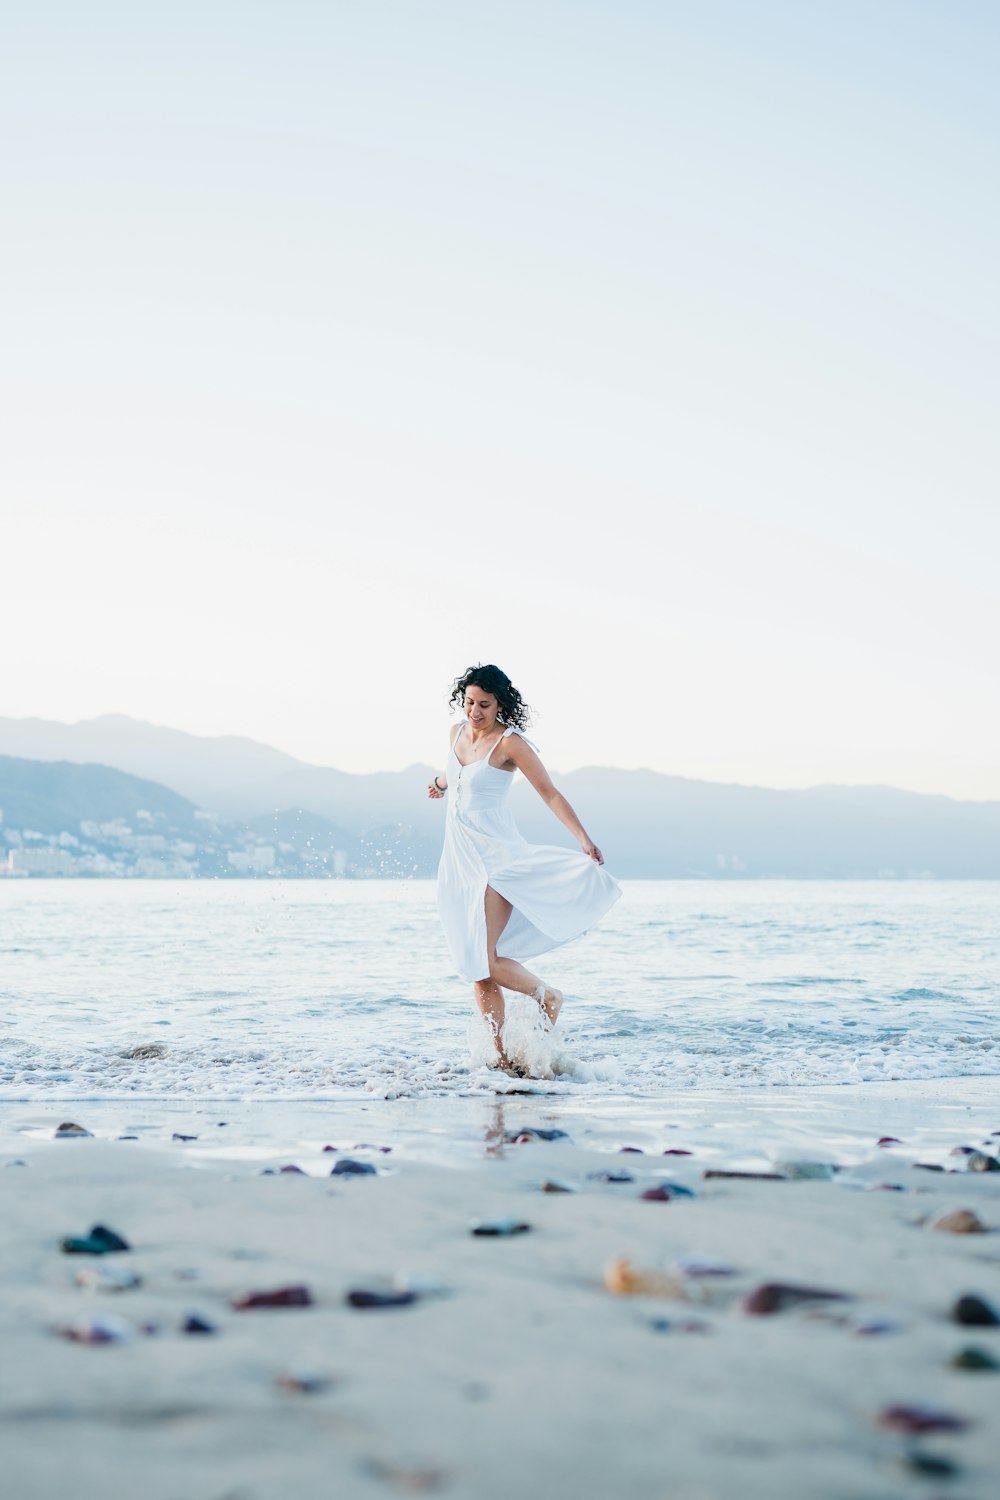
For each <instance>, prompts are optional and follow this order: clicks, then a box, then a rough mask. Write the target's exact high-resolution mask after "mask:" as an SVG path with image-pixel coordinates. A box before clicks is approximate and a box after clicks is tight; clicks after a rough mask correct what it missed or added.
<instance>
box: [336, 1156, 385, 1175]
mask: <svg viewBox="0 0 1000 1500" xmlns="http://www.w3.org/2000/svg"><path fill="white" fill-rule="evenodd" d="M330 1176H331V1177H377V1176H378V1172H377V1171H376V1169H375V1167H373V1166H372V1164H371V1162H370V1161H352V1160H351V1158H350V1157H349V1156H345V1157H343V1158H342V1159H341V1160H340V1161H338V1162H336V1163H335V1164H334V1167H333V1170H332V1171H331V1173H330Z"/></svg>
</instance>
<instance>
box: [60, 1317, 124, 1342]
mask: <svg viewBox="0 0 1000 1500" xmlns="http://www.w3.org/2000/svg"><path fill="white" fill-rule="evenodd" d="M55 1331H56V1333H58V1334H59V1336H60V1338H64V1339H69V1340H70V1341H71V1342H72V1343H74V1344H124V1343H127V1342H128V1340H129V1339H131V1338H134V1337H135V1329H134V1327H133V1326H132V1324H131V1323H126V1322H125V1320H124V1318H111V1317H101V1318H77V1319H76V1321H75V1322H73V1323H64V1324H62V1325H61V1326H60V1327H58V1328H57V1329H56V1330H55Z"/></svg>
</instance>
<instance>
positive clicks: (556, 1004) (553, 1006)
mask: <svg viewBox="0 0 1000 1500" xmlns="http://www.w3.org/2000/svg"><path fill="white" fill-rule="evenodd" d="M535 999H536V1000H537V1001H538V1003H539V1005H540V1006H541V1007H542V1010H543V1011H544V1012H545V1014H546V1016H547V1018H548V1022H549V1025H550V1026H554V1025H555V1024H556V1021H557V1020H558V1019H559V1012H560V1011H561V1010H562V1003H563V993H562V990H557V989H554V988H553V987H552V985H551V984H540V985H539V986H538V988H537V990H536V991H535Z"/></svg>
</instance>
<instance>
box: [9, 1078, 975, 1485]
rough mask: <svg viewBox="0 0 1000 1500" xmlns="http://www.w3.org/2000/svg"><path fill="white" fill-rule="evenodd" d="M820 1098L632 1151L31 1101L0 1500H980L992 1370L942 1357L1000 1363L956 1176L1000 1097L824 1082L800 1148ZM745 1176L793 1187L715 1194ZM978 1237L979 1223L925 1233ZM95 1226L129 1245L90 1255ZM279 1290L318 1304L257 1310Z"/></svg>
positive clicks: (712, 1118) (12, 1160) (581, 1138)
mask: <svg viewBox="0 0 1000 1500" xmlns="http://www.w3.org/2000/svg"><path fill="white" fill-rule="evenodd" d="M809 1092H810V1091H808V1090H790V1091H784V1097H781V1091H768V1093H767V1095H766V1097H765V1095H764V1094H763V1093H762V1095H761V1096H760V1097H758V1098H756V1099H749V1098H748V1097H747V1096H746V1095H743V1096H741V1097H738V1098H735V1097H731V1098H730V1100H729V1102H728V1106H725V1107H724V1102H720V1101H719V1100H712V1099H706V1098H701V1099H692V1098H689V1099H688V1100H686V1101H685V1102H684V1105H683V1110H682V1112H681V1113H675V1114H674V1115H673V1116H671V1117H670V1119H669V1121H668V1120H667V1119H665V1118H664V1111H663V1105H662V1102H660V1103H659V1104H658V1105H656V1106H655V1108H654V1107H652V1106H651V1108H650V1112H649V1118H648V1119H646V1120H643V1119H641V1118H639V1117H637V1116H635V1115H633V1116H632V1118H631V1120H630V1122H629V1125H628V1126H627V1127H626V1126H624V1125H623V1123H622V1121H621V1120H618V1119H615V1118H613V1117H605V1118H596V1117H594V1116H592V1115H589V1116H588V1115H587V1114H586V1113H585V1112H583V1110H582V1109H579V1110H577V1111H576V1112H574V1110H573V1108H572V1107H567V1106H566V1105H565V1104H564V1102H563V1101H552V1100H551V1099H546V1098H545V1096H544V1095H540V1096H537V1097H521V1096H513V1097H510V1098H508V1099H506V1100H504V1099H499V1100H498V1101H497V1103H496V1105H495V1106H494V1107H491V1108H489V1109H487V1108H485V1107H484V1106H483V1105H482V1104H479V1103H477V1104H476V1105H475V1107H472V1106H471V1105H470V1107H469V1108H468V1109H467V1110H465V1109H464V1106H463V1105H462V1104H461V1102H460V1101H459V1102H455V1101H452V1102H451V1103H448V1104H447V1110H448V1111H449V1113H448V1114H447V1116H446V1115H445V1114H444V1113H443V1111H444V1109H445V1104H443V1103H442V1101H433V1100H425V1101H421V1102H420V1103H419V1105H417V1104H416V1103H414V1104H411V1105H409V1106H407V1105H406V1103H405V1101H396V1102H385V1101H373V1102H371V1103H368V1104H366V1105H364V1106H361V1107H358V1106H354V1105H344V1106H335V1105H326V1106H324V1107H323V1109H322V1111H319V1110H316V1111H313V1112H309V1111H302V1110H299V1111H298V1112H297V1113H296V1111H295V1110H294V1109H289V1110H288V1111H286V1114H285V1115H284V1116H283V1117H281V1118H280V1120H279V1121H278V1122H277V1123H276V1122H275V1120H274V1119H273V1118H272V1119H271V1120H270V1121H268V1122H267V1124H266V1127H264V1126H262V1124H261V1120H260V1110H259V1108H258V1110H257V1111H255V1112H251V1111H248V1110H246V1109H243V1108H241V1107H237V1106H233V1107H232V1108H231V1109H230V1110H229V1112H228V1113H227V1111H226V1109H225V1108H223V1107H220V1106H219V1105H218V1104H217V1103H214V1104H211V1105H209V1106H206V1107H201V1108H199V1107H195V1106H191V1105H187V1106H184V1105H182V1104H180V1103H175V1104H174V1105H173V1106H172V1107H171V1108H169V1109H168V1108H162V1109H160V1110H159V1111H158V1110H157V1109H156V1107H155V1106H152V1105H149V1104H146V1103H144V1104H143V1105H142V1106H141V1110H138V1111H137V1110H136V1108H135V1107H134V1106H131V1105H128V1104H123V1105H113V1104H109V1103H104V1104H101V1105H99V1106H98V1105H90V1106H88V1105H87V1104H85V1103H81V1104H78V1105H76V1106H74V1107H73V1108H72V1109H69V1110H67V1108H66V1107H65V1106H63V1105H59V1106H56V1107H55V1109H54V1110H49V1109H48V1108H46V1109H42V1108H40V1107H39V1106H37V1105H34V1106H29V1105H24V1106H18V1105H15V1104H9V1105H6V1106H5V1107H4V1116H3V1122H2V1123H3V1135H2V1142H3V1150H2V1160H3V1163H4V1165H3V1168H2V1171H3V1175H2V1178H0V1182H2V1187H3V1194H4V1212H3V1215H2V1218H0V1236H2V1247H0V1255H2V1261H0V1265H2V1268H3V1271H2V1274H3V1285H4V1294H5V1295H4V1298H3V1306H4V1312H3V1330H2V1339H3V1349H4V1359H3V1363H2V1375H0V1381H2V1385H0V1413H2V1420H3V1452H4V1464H5V1470H6V1482H5V1486H4V1489H5V1493H6V1494H9V1495H10V1496H12V1497H14V1500H50V1497H55V1496H57V1495H60V1496H61V1495H66V1494H68V1493H71V1494H73V1495H74V1496H77V1497H82V1500H89V1497H95V1500H96V1497H97V1496H101V1497H104V1500H109V1497H110V1500H117V1497H123V1500H124V1497H126V1496H128V1497H134V1496H139V1495H141V1496H143V1497H144V1500H278V1497H284V1496H287V1495H296V1496H300V1497H310V1500H311V1497H317V1500H318V1497H321V1496H324V1497H325V1496H329V1495H338V1496H354V1495H357V1496H369V1495H370V1496H372V1497H375V1496H378V1495H392V1494H394V1493H397V1494H410V1493H438V1492H440V1493H442V1494H447V1495H453V1496H462V1497H464V1496H470V1497H471V1496H482V1497H493V1496H496V1497H500V1496H506V1495H509V1494H510V1493H512V1492H514V1493H518V1494H521V1495H527V1496H534V1495H538V1496H542V1495H545V1496H571V1495H594V1496H604V1495H612V1494H626V1495H630V1496H635V1497H641V1500H645V1497H649V1500H654V1497H655V1500H737V1497H760V1500H764V1497H773V1496H785V1495H788V1496H792V1495H794V1496H815V1497H830V1500H843V1497H846V1496H852V1497H853V1496H858V1497H872V1500H874V1497H880V1496H886V1497H897V1496H899V1497H902V1496H906V1495H910V1494H914V1495H932V1496H936V1495H941V1494H945V1493H947V1494H949V1495H955V1496H956V1497H961V1500H979V1497H981V1500H987V1497H989V1500H992V1497H993V1496H995V1495H996V1493H997V1486H998V1474H1000V1465H998V1460H1000V1445H998V1443H997V1437H996V1418H995V1408H996V1399H997V1392H998V1391H1000V1370H998V1369H997V1368H995V1367H994V1368H992V1369H991V1368H963V1367H960V1366H958V1367H957V1366H956V1365H955V1363H954V1361H955V1359H956V1357H957V1356H959V1355H960V1354H961V1353H962V1351H967V1350H975V1351H978V1353H977V1354H975V1355H967V1356H966V1357H965V1359H966V1363H968V1364H972V1365H975V1364H982V1365H985V1366H989V1365H990V1364H991V1363H993V1364H994V1366H1000V1326H967V1325H964V1324H962V1323H960V1322H958V1321H956V1320H955V1311H954V1310H955V1306H956V1303H957V1302H958V1299H959V1298H961V1297H969V1296H974V1297H978V1298H980V1299H982V1300H983V1301H984V1302H985V1303H986V1305H987V1308H988V1309H989V1308H992V1309H993V1311H994V1312H995V1313H997V1314H998V1315H1000V1172H991V1171H981V1170H978V1171H977V1170H969V1169H968V1162H969V1161H970V1160H972V1161H973V1163H974V1165H981V1163H980V1162H977V1161H976V1159H975V1158H970V1157H969V1156H968V1154H967V1153H966V1154H964V1155H963V1154H961V1153H960V1154H957V1155H953V1154H952V1152H953V1151H954V1149H955V1148H960V1147H963V1146H964V1147H973V1148H978V1149H980V1150H982V1151H983V1152H984V1153H985V1154H987V1155H995V1153H996V1150H997V1148H998V1147H1000V1135H998V1134H995V1132H997V1131H1000V1101H998V1100H997V1097H996V1091H995V1089H994V1088H993V1085H992V1083H991V1082H990V1081H989V1080H983V1081H976V1082H973V1081H971V1080H970V1081H965V1082H964V1083H963V1082H958V1083H952V1084H950V1085H948V1086H947V1088H945V1087H944V1086H938V1087H937V1088H931V1087H928V1086H921V1087H909V1088H905V1087H903V1086H899V1087H897V1088H896V1089H891V1088H885V1089H883V1090H881V1091H880V1090H879V1088H877V1087H873V1088H869V1089H867V1090H852V1089H842V1090H839V1091H830V1090H817V1091H815V1096H814V1099H813V1100H812V1106H811V1107H812V1119H813V1125H812V1126H810V1123H809V1122H810V1100H809V1098H808V1097H804V1096H807V1095H808V1094H809ZM838 1094H839V1096H840V1097H839V1099H838V1098H837V1097H836V1096H837V1095H838ZM795 1095H797V1096H798V1097H797V1098H794V1097H793V1096H795ZM727 1108H728V1114H727V1113H726V1109H727ZM787 1110H792V1111H793V1115H792V1116H791V1118H793V1119H794V1121H795V1122H797V1123H795V1124H794V1125H792V1124H789V1123H788V1120H786V1119H784V1116H783V1112H784V1111H787ZM463 1111H464V1112H463ZM140 1117H141V1123H140V1124H138V1125H136V1124H134V1121H135V1120H139V1119H140ZM835 1117H836V1119H837V1120H838V1121H839V1122H840V1128H839V1129H838V1131H836V1132H833V1131H831V1130H830V1129H829V1126H830V1124H831V1121H832V1120H833V1119H834V1118H835ZM223 1120H225V1121H226V1124H225V1125H222V1124H221V1123H220V1122H221V1121H223ZM64 1121H72V1122H74V1123H79V1124H80V1125H81V1126H82V1127H84V1128H86V1129H88V1130H90V1131H92V1132H93V1134H92V1135H91V1136H89V1137H81V1138H75V1139H74V1138H69V1139H67V1138H62V1139H57V1138H54V1134H53V1133H54V1131H55V1130H56V1128H57V1127H58V1126H59V1125H60V1123H62V1122H64ZM720 1121H722V1122H723V1124H722V1127H721V1130H720ZM879 1122H881V1123H882V1129H881V1130H879ZM824 1123H825V1125H826V1127H827V1134H828V1135H833V1136H835V1139H833V1140H831V1142H830V1146H829V1149H827V1150H826V1151H825V1152H824V1151H823V1150H822V1149H821V1146H822V1140H821V1136H822V1134H823V1128H824ZM130 1125H131V1128H130ZM185 1127H187V1128H185ZM533 1130H540V1131H553V1130H563V1131H565V1132H566V1134H565V1136H564V1137H559V1138H557V1139H554V1140H545V1139H541V1138H539V1137H538V1136H535V1135H532V1134H530V1133H528V1134H527V1136H526V1138H524V1136H525V1132H531V1131H533ZM362 1132H363V1133H362ZM626 1132H627V1134H626ZM889 1133H891V1134H893V1135H896V1136H898V1137H900V1141H901V1143H900V1144H890V1145H887V1146H878V1145H877V1144H876V1142H877V1140H878V1138H879V1134H889ZM130 1134H131V1135H135V1136H136V1137H137V1138H136V1139H132V1140H126V1139H119V1138H118V1137H119V1136H124V1135H130ZM175 1134H176V1135H178V1136H180V1135H185V1134H189V1135H192V1136H196V1137H197V1139H193V1140H180V1139H175V1138H174V1136H175ZM293 1134H294V1135H295V1137H296V1138H295V1140H294V1143H293V1142H292V1136H293ZM519 1135H521V1136H522V1139H520V1140H518V1139H517V1137H518V1136H519ZM223 1142H224V1143H223ZM286 1145H287V1147H288V1149H286ZM324 1146H334V1147H336V1148H337V1149H336V1150H333V1151H330V1150H327V1151H324V1150H323V1149H322V1148H323V1147H324ZM385 1147H388V1148H389V1149H388V1150H384V1149H381V1148H385ZM623 1147H631V1148H633V1149H631V1150H623V1149H622V1148H623ZM796 1147H799V1148H801V1149H796ZM668 1151H669V1152H677V1153H681V1152H690V1153H691V1154H690V1155H685V1154H671V1155H664V1154H663V1153H664V1152H668ZM345 1161H349V1162H356V1163H359V1164H361V1165H362V1166H368V1167H371V1168H374V1172H367V1173H363V1174H357V1175H354V1174H352V1173H350V1171H349V1169H346V1170H345V1169H344V1168H340V1170H339V1171H338V1173H337V1175H331V1172H332V1171H333V1169H334V1168H335V1166H336V1165H337V1163H340V1162H345ZM806 1162H807V1163H811V1164H812V1165H811V1166H803V1165H802V1164H803V1163H806ZM918 1162H920V1163H925V1164H926V1165H924V1166H918V1165H916V1163H918ZM290 1166H297V1167H298V1168H299V1169H300V1171H299V1172H288V1171H285V1172H283V1171H281V1170H280V1169H281V1168H282V1167H290ZM935 1167H936V1168H944V1170H932V1168H935ZM833 1168H838V1169H839V1170H832V1169H833ZM827 1169H831V1170H827ZM730 1170H731V1171H744V1172H758V1173H771V1174H776V1175H775V1176H774V1177H773V1178H770V1179H769V1178H767V1177H751V1178H741V1177H726V1176H706V1173H711V1172H726V1171H730ZM817 1172H818V1173H820V1174H821V1175H820V1176H818V1177H817V1176H812V1175H810V1174H812V1173H817ZM601 1174H604V1176H605V1178H606V1177H607V1176H608V1175H610V1176H611V1177H615V1176H623V1177H627V1178H628V1179H630V1180H627V1181H612V1180H602V1177H601ZM777 1174H783V1175H780V1176H778V1175H777ZM799 1174H804V1175H799ZM546 1182H549V1183H553V1184H557V1185H561V1186H564V1187H566V1188H569V1189H571V1190H572V1191H568V1192H552V1191H542V1190H541V1189H542V1185H543V1184H544V1183H546ZM663 1185H665V1186H664V1187H663V1193H662V1194H661V1195H660V1196H658V1197H656V1198H652V1199H647V1198H643V1197H642V1193H643V1192H645V1191H648V1190H649V1189H651V1188H656V1187H658V1186H663ZM885 1185H892V1187H891V1190H890V1188H889V1187H887V1186H885ZM689 1195H690V1196H689ZM956 1210H969V1211H971V1212H972V1213H974V1214H975V1215H976V1216H977V1219H978V1221H979V1222H980V1223H981V1224H982V1225H983V1226H984V1228H985V1231H986V1232H974V1233H953V1232H949V1231H948V1230H946V1229H936V1228H934V1227H933V1226H934V1224H935V1223H936V1222H937V1221H939V1220H940V1219H941V1218H942V1217H943V1216H945V1215H947V1214H949V1213H952V1212H954V1211H956ZM510 1222H513V1223H515V1224H527V1225H529V1226H530V1228H529V1229H528V1230H526V1231H522V1232H518V1233H513V1234H499V1235H489V1234H485V1235H484V1234H474V1233H473V1232H472V1229H473V1226H474V1225H475V1224H476V1223H479V1224H481V1225H482V1224H485V1225H486V1226H487V1227H489V1226H490V1225H494V1226H495V1225H497V1224H499V1225H500V1226H501V1227H503V1226H504V1224H505V1223H507V1224H508V1225H509V1223H510ZM95 1225H102V1226H105V1227H106V1228H108V1229H110V1230H112V1231H113V1232H115V1233H116V1234H118V1235H120V1236H122V1237H123V1238H124V1239H125V1240H126V1241H127V1243H128V1245H129V1246H130V1248H129V1249H128V1250H125V1251H112V1252H110V1253H107V1254H95V1253H87V1248H86V1240H87V1237H88V1236H89V1235H90V1232H91V1231H92V1229H93V1227H94V1226H95ZM67 1237H83V1239H84V1241H85V1246H84V1248H83V1249H82V1250H81V1251H80V1252H78V1253H67V1251H66V1250H64V1249H63V1248H61V1242H62V1241H63V1240H64V1239H66V1238H67ZM92 1248H93V1247H91V1250H92ZM623 1263H626V1264H623ZM644 1276H645V1277H646V1278H647V1279H646V1280H645V1281H643V1277H644ZM132 1277H134V1278H136V1279H137V1281H138V1284H137V1285H134V1286H127V1285H126V1286H122V1287H119V1286H116V1285H115V1284H114V1283H117V1282H121V1281H128V1280H130V1279H131V1278H132ZM95 1278H97V1280H96V1284H94V1282H95ZM108 1278H111V1280H109V1279H108ZM81 1282H82V1283H84V1284H80V1283H81ZM775 1284H778V1285H779V1286H784V1287H792V1288H794V1289H796V1290H793V1291H787V1290H786V1291H780V1290H779V1291H777V1292H774V1291H772V1292H766V1293H763V1294H761V1292H760V1290H759V1289H760V1288H761V1287H763V1286H766V1285H770V1286H772V1287H773V1286H774V1285H775ZM636 1285H638V1286H639V1287H643V1286H645V1287H646V1291H645V1292H644V1293H641V1294H638V1295H631V1294H625V1293H628V1292H629V1290H630V1289H631V1288H632V1287H633V1286H636ZM609 1287H611V1288H617V1290H612V1289H609ZM287 1288H306V1289H307V1295H308V1298H309V1301H308V1305H299V1306H289V1307H280V1308H254V1307H244V1308H240V1307H238V1306H237V1305H236V1304H237V1303H238V1301H239V1299H240V1298H242V1297H246V1296H247V1295H248V1294H254V1293H261V1292H264V1293H270V1292H275V1291H280V1290H282V1289H287ZM802 1289H805V1291H806V1292H809V1293H816V1292H821V1293H836V1294H838V1296H836V1297H830V1298H826V1297H819V1296H816V1297H814V1296H811V1295H808V1296H801V1295H800V1294H801V1291H802ZM400 1291H409V1292H410V1293H412V1294H413V1297H412V1300H411V1301H409V1302H403V1303H399V1304H398V1305H390V1306H384V1307H357V1306H352V1305H351V1304H350V1302H349V1301H348V1300H347V1298H348V1294H350V1293H352V1292H354V1293H358V1292H361V1293H377V1294H380V1295H384V1294H390V1295H392V1296H398V1295H399V1292H400ZM755 1294H756V1295H755ZM293 1295H294V1296H295V1297H298V1298H303V1296H304V1294H303V1293H302V1292H301V1291H299V1292H296V1293H295V1294H293ZM772 1304H777V1306H776V1310H772V1311H754V1310H753V1309H754V1308H755V1307H763V1308H767V1307H769V1306H771V1305H772ZM190 1319H195V1320H197V1321H198V1322H200V1323H203V1324H205V1325H207V1326H208V1328H210V1329H211V1330H213V1331H211V1332H185V1331H184V1329H185V1326H186V1325H187V1326H192V1325H190V1324H189V1323H188V1320H190ZM88 1338H98V1339H102V1338H103V1339H106V1340H107V1341H106V1342H100V1343H88V1342H82V1341H81V1340H85V1339H88ZM914 1428H915V1429H921V1428H925V1429H927V1430H925V1431H919V1430H918V1431H907V1430H906V1429H914Z"/></svg>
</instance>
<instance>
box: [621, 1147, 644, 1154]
mask: <svg viewBox="0 0 1000 1500" xmlns="http://www.w3.org/2000/svg"><path fill="white" fill-rule="evenodd" d="M645 1154H646V1153H645V1152H644V1151H643V1149H642V1147H641V1146H619V1147H618V1155H619V1156H645Z"/></svg>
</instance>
